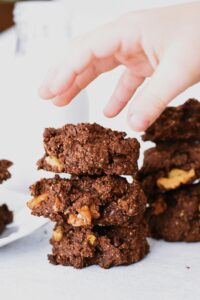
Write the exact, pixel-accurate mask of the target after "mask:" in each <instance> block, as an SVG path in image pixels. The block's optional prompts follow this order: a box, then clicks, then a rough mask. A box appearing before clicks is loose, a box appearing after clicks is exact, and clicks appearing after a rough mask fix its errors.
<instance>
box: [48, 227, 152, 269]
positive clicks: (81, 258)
mask: <svg viewBox="0 0 200 300" xmlns="http://www.w3.org/2000/svg"><path fill="white" fill-rule="evenodd" d="M50 242H51V244H52V245H53V251H52V255H49V256H48V257H49V260H50V262H51V263H53V264H61V265H65V266H73V267H75V268H83V267H87V266H90V265H96V264H97V265H100V266H101V267H102V268H109V267H112V266H118V265H129V264H132V263H135V262H137V261H139V260H141V259H142V258H143V257H144V256H145V255H146V254H147V253H148V251H149V246H148V243H147V241H146V226H145V225H141V226H140V227H135V228H134V227H132V228H131V227H130V228H125V227H98V226H97V227H95V228H93V230H91V229H84V228H73V227H71V226H69V225H68V226H65V227H62V226H56V228H55V230H54V233H53V237H52V239H51V241H50Z"/></svg>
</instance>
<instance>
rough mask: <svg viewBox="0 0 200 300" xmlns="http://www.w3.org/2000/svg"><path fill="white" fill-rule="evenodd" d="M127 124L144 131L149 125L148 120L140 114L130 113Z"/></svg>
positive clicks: (136, 129)
mask: <svg viewBox="0 0 200 300" xmlns="http://www.w3.org/2000/svg"><path fill="white" fill-rule="evenodd" d="M129 124H130V127H131V128H132V129H133V130H135V131H144V130H145V129H146V128H147V127H148V126H149V125H150V122H149V121H148V120H146V119H144V118H142V117H141V116H137V115H132V116H130V117H129Z"/></svg>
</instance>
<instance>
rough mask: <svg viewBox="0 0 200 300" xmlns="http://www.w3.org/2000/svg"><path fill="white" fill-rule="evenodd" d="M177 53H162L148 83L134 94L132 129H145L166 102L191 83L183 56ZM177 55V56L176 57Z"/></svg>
mask: <svg viewBox="0 0 200 300" xmlns="http://www.w3.org/2000/svg"><path fill="white" fill-rule="evenodd" d="M176 53H177V55H176V54H174V53H173V51H172V53H168V54H166V55H165V57H164V58H163V60H162V61H161V63H160V65H159V66H158V67H157V69H156V71H155V72H154V74H153V75H152V77H151V78H150V79H149V81H148V83H147V84H146V85H145V86H144V88H143V89H142V90H141V91H140V92H139V93H138V94H137V95H136V97H135V98H134V100H133V102H132V104H131V106H130V109H129V113H128V123H129V124H130V127H131V128H132V129H133V130H135V131H144V130H145V129H146V128H147V127H149V126H150V125H151V124H152V123H153V122H154V121H155V120H156V119H157V118H158V117H159V115H160V114H161V113H162V111H163V110H164V109H165V107H166V106H167V104H168V103H169V102H170V101H172V100H173V98H175V97H176V96H177V95H178V94H180V93H181V92H183V91H184V90H185V89H187V88H188V87H189V86H191V85H192V84H193V82H192V76H191V72H190V68H188V66H186V64H185V59H182V58H181V57H180V53H181V52H179V51H177V52H176ZM178 55H179V57H178Z"/></svg>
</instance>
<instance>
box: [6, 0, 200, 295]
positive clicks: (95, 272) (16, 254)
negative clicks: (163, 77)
mask: <svg viewBox="0 0 200 300" xmlns="http://www.w3.org/2000/svg"><path fill="white" fill-rule="evenodd" d="M183 2H189V1H169V0H168V1H167V0H166V1H151V0H149V1H148V0H146V1H141V0H140V1H139V0H137V1H136V0H123V1H122V0H121V1H119V0H118V1H117V0H107V1H105V0H101V1H97V0H93V1H92V0H84V1H82V0H73V1H72V0H69V1H65V3H66V7H67V10H68V11H69V15H70V19H71V24H72V31H73V35H78V34H80V33H84V32H86V31H90V30H93V29H94V28H95V27H97V26H99V25H100V24H103V23H104V22H107V21H110V20H112V19H113V18H115V17H117V16H119V15H121V14H122V13H124V12H126V11H129V10H132V9H143V8H148V7H152V6H159V5H168V4H173V3H183ZM13 46H14V36H13V32H10V33H9V34H6V35H4V36H2V37H0V52H2V53H4V58H5V59H4V62H1V64H0V78H1V85H2V78H4V77H3V75H4V74H6V72H7V70H6V64H5V62H6V59H7V60H9V57H10V56H9V55H10V53H11V52H12V51H13ZM3 63H4V64H3ZM2 65H3V66H5V67H3V68H2V67H1V66H2ZM119 74H120V69H119V70H116V71H114V72H112V73H108V74H104V75H102V76H101V77H100V78H98V79H97V80H96V81H95V82H94V83H92V84H91V85H90V86H89V88H88V94H89V100H90V121H91V122H98V123H101V124H103V125H105V126H108V127H112V128H116V129H120V130H125V131H127V132H128V133H129V134H131V135H133V133H132V132H131V131H130V130H129V128H128V126H127V124H126V117H125V115H126V110H125V111H124V112H122V113H121V114H120V115H119V116H118V117H116V118H115V119H112V120H109V119H106V118H104V117H103V114H102V109H103V107H104V105H105V103H106V101H107V100H108V98H109V96H110V95H111V93H112V90H113V87H114V86H115V83H116V81H117V79H118V77H119ZM6 78H8V76H6ZM4 85H7V86H8V88H10V89H12V86H9V82H4ZM6 96H7V95H6V93H5V94H2V93H1V89H0V104H1V106H2V107H3V102H4V101H6V99H7V97H6ZM188 97H197V98H199V86H196V87H194V88H191V89H190V90H188V91H186V92H185V93H184V94H183V95H180V97H178V99H177V102H176V103H178V102H179V101H180V102H182V101H184V100H185V99H187V98H188ZM9 101H10V107H11V109H12V101H17V99H9ZM0 111H1V110H0ZM22 111H23V109H22V108H21V107H19V110H18V111H17V112H16V113H17V114H18V115H19V117H20V113H22ZM23 113H24V111H23ZM34 113H35V114H36V120H37V112H34V111H33V114H34ZM4 117H5V116H4ZM12 125H13V124H12V122H11V120H10V119H9V116H8V122H7V123H6V124H5V127H4V128H1V131H2V130H6V127H9V126H12ZM10 139H12V136H11V137H10ZM14 150H15V149H14V148H13V149H12V151H14ZM10 153H11V152H10ZM0 154H1V149H0ZM27 176H29V174H27ZM13 180H14V179H13ZM27 181H28V180H27ZM10 182H12V181H10ZM6 185H7V186H8V187H9V186H12V184H10V183H7V184H6ZM49 226H50V227H49ZM50 235H51V225H48V226H47V228H42V229H40V230H38V231H36V232H35V233H34V234H33V235H31V236H29V237H27V238H25V239H22V240H20V241H18V242H15V243H13V244H11V245H8V246H6V247H4V248H1V249H0V295H1V296H0V297H1V298H2V299H5V300H11V299H17V300H18V299H22V300H25V299H31V300H32V299H34V300H35V299H38V298H39V299H43V298H45V299H48V300H51V299H52V300H53V299H61V300H62V299H69V300H73V299H75V300H79V299H96V300H98V299H103V298H104V299H116V300H124V299H127V300H129V299H136V300H140V299H141V300H143V299H156V300H157V299H159V300H160V299H163V300H164V299H166V300H169V299H170V300H179V299H181V300H182V299H183V300H184V299H191V300H196V299H200V288H199V276H200V254H199V253H200V246H199V244H183V243H179V244H178V243H165V242H156V241H151V252H150V254H149V255H148V256H147V257H146V258H145V259H144V260H143V261H142V262H140V263H138V264H135V265H133V266H130V267H119V268H113V269H111V270H107V271H105V270H102V269H100V268H98V267H91V268H87V269H85V270H81V271H77V270H74V269H72V268H64V267H60V266H58V267H55V266H51V265H49V264H48V262H47V260H46V254H47V253H49V252H50V246H49V245H48V239H49V236H50Z"/></svg>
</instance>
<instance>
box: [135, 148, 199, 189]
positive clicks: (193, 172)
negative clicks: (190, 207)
mask: <svg viewBox="0 0 200 300" xmlns="http://www.w3.org/2000/svg"><path fill="white" fill-rule="evenodd" d="M199 177H200V144H199V143H193V144H187V143H182V144H181V143H175V144H172V145H158V146H156V147H154V148H150V149H148V150H146V151H145V153H144V162H143V167H142V169H141V170H140V178H141V180H142V182H143V185H144V189H145V191H147V190H148V191H149V190H152V189H156V190H157V189H160V190H162V191H164V190H171V189H176V188H178V187H179V186H181V185H183V184H189V183H191V182H193V181H194V180H196V179H198V178H199ZM148 185H149V187H148Z"/></svg>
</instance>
